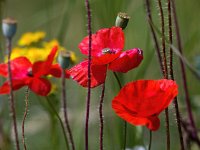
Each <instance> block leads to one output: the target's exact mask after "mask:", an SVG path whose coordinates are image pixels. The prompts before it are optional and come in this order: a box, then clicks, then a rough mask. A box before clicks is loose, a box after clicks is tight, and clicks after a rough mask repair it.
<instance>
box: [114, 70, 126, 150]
mask: <svg viewBox="0 0 200 150" xmlns="http://www.w3.org/2000/svg"><path fill="white" fill-rule="evenodd" d="M113 74H114V76H115V79H116V80H117V83H118V85H119V88H120V89H121V88H122V84H121V82H120V80H119V78H118V76H117V74H116V72H113ZM126 133H127V122H126V121H124V145H123V149H124V150H125V149H126Z"/></svg>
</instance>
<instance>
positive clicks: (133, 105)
mask: <svg viewBox="0 0 200 150" xmlns="http://www.w3.org/2000/svg"><path fill="white" fill-rule="evenodd" d="M177 94H178V87H177V84H176V83H175V82H174V81H173V80H167V79H162V80H138V81H134V82H130V83H128V84H126V85H125V86H124V87H123V88H122V89H121V90H120V92H119V93H118V95H117V96H116V97H115V98H114V99H113V101H112V108H113V109H114V111H115V113H116V114H117V115H118V116H119V117H121V118H122V119H124V120H125V121H127V122H129V123H130V124H132V125H142V126H146V127H147V128H149V129H150V130H152V131H155V130H158V128H159V127H160V120H159V118H158V115H159V114H160V113H161V112H162V111H163V110H164V109H165V108H167V107H168V106H169V104H170V103H171V101H172V100H173V99H174V98H175V97H176V96H177Z"/></svg>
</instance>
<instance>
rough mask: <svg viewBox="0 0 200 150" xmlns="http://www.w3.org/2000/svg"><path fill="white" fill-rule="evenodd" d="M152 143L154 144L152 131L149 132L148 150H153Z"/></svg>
mask: <svg viewBox="0 0 200 150" xmlns="http://www.w3.org/2000/svg"><path fill="white" fill-rule="evenodd" d="M151 143H152V131H151V130H149V147H148V150H151Z"/></svg>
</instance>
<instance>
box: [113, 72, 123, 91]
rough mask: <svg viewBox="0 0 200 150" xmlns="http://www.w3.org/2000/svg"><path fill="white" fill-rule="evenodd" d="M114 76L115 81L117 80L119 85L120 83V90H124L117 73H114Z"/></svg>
mask: <svg viewBox="0 0 200 150" xmlns="http://www.w3.org/2000/svg"><path fill="white" fill-rule="evenodd" d="M113 74H114V76H115V79H116V80H117V83H118V85H119V89H121V88H122V84H121V82H120V80H119V78H118V76H117V74H116V72H113Z"/></svg>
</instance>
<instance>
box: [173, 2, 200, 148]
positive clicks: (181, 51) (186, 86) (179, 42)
mask: <svg viewBox="0 0 200 150" xmlns="http://www.w3.org/2000/svg"><path fill="white" fill-rule="evenodd" d="M171 2H172V13H173V18H174V24H175V30H176V37H177V43H178V49H179V52H180V53H181V54H183V50H182V43H181V36H180V30H179V25H178V19H177V15H176V6H175V2H174V0H172V1H171ZM179 60H180V65H181V75H182V80H183V87H184V91H185V92H184V93H185V100H186V107H187V111H188V116H189V121H190V124H191V127H192V135H193V138H196V139H197V140H198V141H200V140H199V138H198V135H197V133H198V132H197V129H196V125H195V122H194V118H193V114H192V108H191V103H190V96H189V90H188V85H187V77H186V70H185V66H184V62H183V61H182V59H179ZM199 143H200V142H199ZM199 146H200V145H199Z"/></svg>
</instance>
